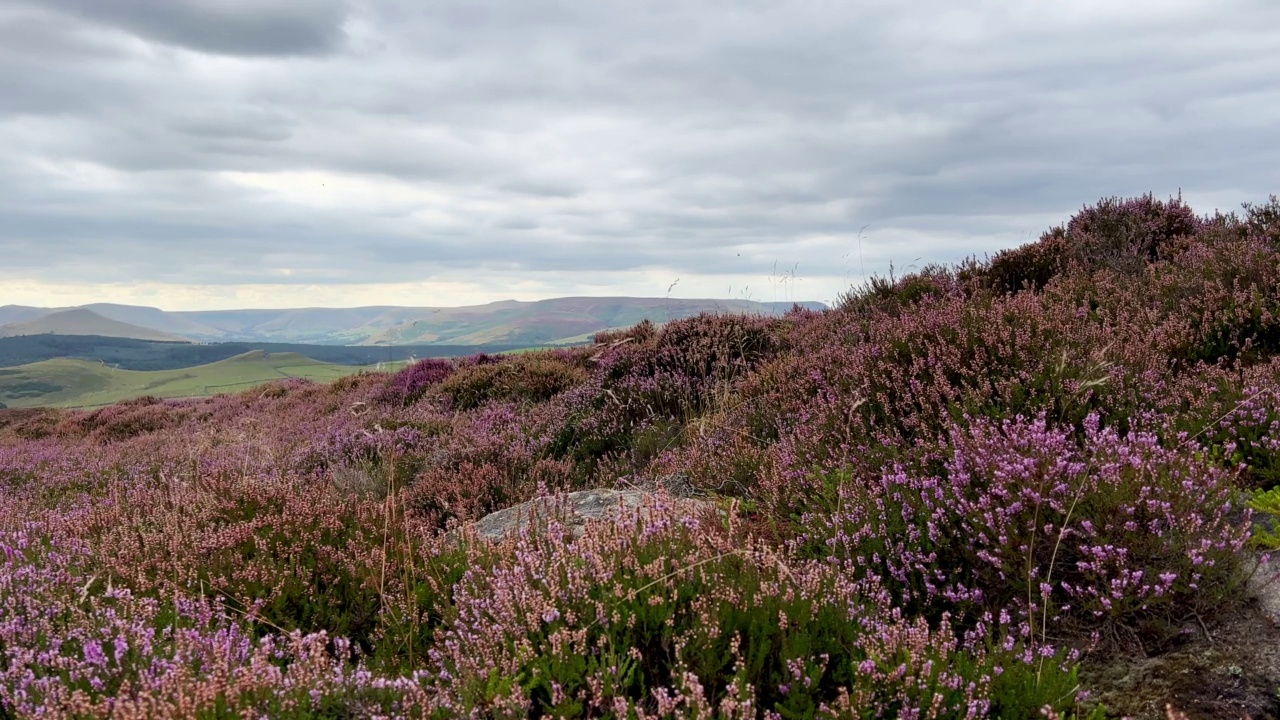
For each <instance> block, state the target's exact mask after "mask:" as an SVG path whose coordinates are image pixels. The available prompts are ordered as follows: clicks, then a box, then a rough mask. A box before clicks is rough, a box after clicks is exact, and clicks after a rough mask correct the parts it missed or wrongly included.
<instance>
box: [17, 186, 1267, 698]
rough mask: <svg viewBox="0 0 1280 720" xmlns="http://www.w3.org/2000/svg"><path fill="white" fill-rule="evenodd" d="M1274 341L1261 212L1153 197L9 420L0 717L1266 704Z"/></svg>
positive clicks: (1259, 209) (32, 411) (1255, 207)
mask: <svg viewBox="0 0 1280 720" xmlns="http://www.w3.org/2000/svg"><path fill="white" fill-rule="evenodd" d="M1278 354H1280V201H1277V200H1276V199H1275V198H1272V199H1271V200H1270V202H1268V203H1265V204H1262V205H1245V206H1244V207H1243V208H1242V209H1241V210H1240V211H1238V212H1235V213H1227V214H1222V213H1212V214H1206V215H1197V214H1196V213H1195V212H1193V210H1192V209H1191V208H1189V207H1187V206H1186V205H1185V204H1184V203H1183V202H1182V201H1181V200H1180V199H1176V198H1175V199H1170V200H1167V201H1162V200H1158V199H1156V198H1154V197H1151V196H1146V197H1140V198H1132V199H1107V200H1102V201H1100V202H1098V203H1096V204H1093V205H1089V206H1087V207H1085V208H1083V209H1082V210H1081V211H1079V212H1078V213H1076V214H1075V215H1074V216H1072V217H1071V218H1069V219H1068V220H1066V222H1064V223H1063V225H1061V226H1058V227H1054V228H1050V229H1048V230H1047V231H1046V232H1045V233H1044V234H1043V236H1042V237H1041V238H1040V240H1039V241H1037V242H1034V243H1031V244H1029V245H1026V246H1024V247H1021V248H1017V249H1013V250H1008V251H1005V252H1002V253H999V254H997V255H996V256H994V257H992V258H988V259H983V260H976V259H975V260H972V261H969V262H965V263H961V264H958V265H956V266H950V267H935V266H931V267H927V268H924V269H921V270H919V271H917V272H913V273H910V274H907V275H904V276H902V277H888V278H879V279H875V280H873V281H871V282H869V283H868V284H866V285H865V286H862V287H859V288H854V289H852V290H851V291H850V292H849V293H848V294H847V295H846V296H844V297H843V298H842V299H841V301H840V302H839V303H838V305H837V306H836V307H833V308H831V309H830V310H825V311H818V310H813V309H806V308H795V309H794V310H792V311H791V312H789V313H787V314H786V315H784V316H782V317H766V316H758V315H742V314H719V315H717V314H703V315H698V316H695V317H691V318H687V319H681V320H675V321H672V322H669V323H667V324H665V325H663V326H662V327H656V326H654V325H653V324H650V323H640V324H638V325H635V326H634V327H631V328H628V329H625V330H618V331H611V332H603V333H599V334H597V335H596V336H595V337H594V341H593V342H592V343H591V344H589V345H586V346H582V347H566V348H558V349H552V350H544V351H536V352H528V353H520V354H511V355H503V356H497V355H490V354H474V355H470V356H467V357H462V358H451V359H426V360H422V361H419V362H416V363H414V364H411V365H409V366H407V367H405V368H404V369H402V370H399V371H397V372H395V373H368V372H366V373H357V374H353V375H348V376H345V377H342V378H339V379H336V380H334V381H332V382H329V383H318V382H312V381H307V380H302V379H283V380H280V381H276V382H273V383H270V384H268V385H265V386H262V387H259V388H255V389H254V390H252V391H249V392H242V393H231V394H222V395H218V396H215V397H211V398H203V399H188V400H163V399H159V398H146V397H144V398H139V399H134V400H131V401H128V402H124V403H119V404H114V405H111V406H108V407H104V408H100V409H96V410H92V411H84V410H58V409H48V408H46V409H23V410H12V409H11V410H5V411H0V551H2V553H3V554H2V556H0V708H2V710H0V715H7V716H12V717H83V718H91V717H122V718H129V717H200V718H224V717H225V718H232V717H295V718H303V717H373V716H382V717H429V718H455V717H474V718H526V717H529V718H535V717H545V718H560V717H563V718H578V717H611V718H636V719H639V718H713V717H716V718H720V717H723V718H757V717H765V718H788V719H790V718H977V717H999V718H1034V717H1046V718H1103V717H1121V716H1136V717H1181V716H1183V715H1182V714H1184V713H1185V716H1186V717H1254V718H1259V717H1273V716H1275V714H1276V713H1277V711H1280V699H1278V698H1277V692H1280V670H1278V669H1277V667H1276V664H1277V663H1276V661H1275V652H1274V647H1275V646H1276V645H1275V643H1276V642H1277V641H1280V633H1277V630H1276V628H1275V627H1274V625H1271V624H1269V623H1268V621H1267V620H1266V618H1265V617H1262V616H1261V615H1260V611H1259V608H1258V606H1257V605H1256V603H1255V601H1254V600H1252V599H1251V597H1252V595H1251V592H1250V591H1249V590H1248V589H1249V588H1256V587H1258V581H1259V573H1264V574H1265V573H1267V572H1271V571H1270V570H1267V568H1268V567H1269V566H1267V565H1266V564H1263V563H1262V562H1261V561H1262V560H1263V559H1264V558H1262V554H1264V553H1265V552H1266V551H1267V549H1268V548H1272V549H1274V548H1276V547H1277V546H1280V536H1277V535H1276V534H1275V532H1273V531H1270V530H1268V528H1272V527H1274V526H1273V525H1272V524H1271V522H1272V521H1271V520H1270V519H1269V518H1270V517H1271V515H1272V514H1274V513H1280V490H1277V486H1280V454H1278V453H1280V356H1278ZM599 487H626V488H639V489H642V490H644V491H645V493H646V497H647V500H646V501H645V503H643V504H642V505H641V506H640V507H638V508H634V509H627V510H625V511H619V512H618V513H616V515H615V516H614V517H613V518H612V519H607V520H603V521H600V522H594V523H590V524H588V525H587V527H586V528H585V530H584V531H583V532H582V533H581V534H580V535H579V534H577V533H573V532H569V531H568V530H567V529H566V528H565V527H563V526H562V525H560V524H558V523H555V522H550V523H547V524H545V525H542V526H539V527H537V528H534V529H533V530H531V531H529V532H526V533H523V534H512V535H510V536H508V537H506V538H505V539H501V540H498V541H488V540H485V539H482V538H480V537H479V536H478V535H477V534H476V532H475V531H474V529H473V527H472V523H473V521H475V520H477V519H479V518H481V517H484V516H485V515H487V514H489V513H491V512H493V511H496V510H500V509H503V508H508V507H511V506H513V505H515V504H517V503H521V502H523V501H528V500H530V499H533V498H537V497H545V496H550V495H555V494H557V493H561V492H564V491H569V490H577V489H583V488H599ZM677 488H678V490H677ZM676 493H678V494H679V496H680V497H677V495H676ZM685 498H695V499H697V500H699V501H700V504H701V506H702V507H703V508H704V510H703V511H701V512H698V513H694V514H690V513H688V512H686V511H685V510H683V508H686V507H688V505H687V504H686V503H685V502H683V500H684V499H685ZM1260 568H1261V569H1260ZM1263 579H1265V578H1263Z"/></svg>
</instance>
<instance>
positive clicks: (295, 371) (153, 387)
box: [0, 350, 365, 408]
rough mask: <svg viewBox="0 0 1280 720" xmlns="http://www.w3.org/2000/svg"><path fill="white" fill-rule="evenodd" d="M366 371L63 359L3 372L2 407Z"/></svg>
mask: <svg viewBox="0 0 1280 720" xmlns="http://www.w3.org/2000/svg"><path fill="white" fill-rule="evenodd" d="M364 369H365V368H360V367H356V366H350V365H332V364H329V363H323V362H320V361H318V360H313V359H311V358H308V357H304V356H302V355H299V354H297V353H268V352H263V351H261V350H256V351H252V352H247V353H244V354H242V355H237V356H235V357H232V358H228V359H226V360H221V361H219V362H215V363H209V364H207V365H197V366H195V367H189V368H181V369H178V370H158V371H150V372H147V371H137V370H119V369H116V368H112V367H109V366H107V365H104V364H103V363H101V362H92V361H88V360H72V359H68V358H59V359H57V360H45V361H43V362H38V363H33V364H30V365H20V366H18V367H13V368H3V369H0V403H3V404H4V405H6V406H7V407H10V408H28V407H41V406H50V407H63V408H71V407H95V406H99V405H108V404H111V403H115V402H119V401H121V400H126V399H129V398H134V397H139V396H142V395H154V396H156V397H162V398H178V397H202V396H207V395H216V394H219V393H224V392H236V391H240V390H246V389H248V388H250V387H253V386H254V385H259V384H262V383H265V382H270V381H272V380H279V379H281V378H307V379H310V380H317V381H331V380H336V379H338V378H340V377H343V376H345V375H351V374H354V373H357V372H361V371H362V370H364Z"/></svg>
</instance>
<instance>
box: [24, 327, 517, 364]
mask: <svg viewBox="0 0 1280 720" xmlns="http://www.w3.org/2000/svg"><path fill="white" fill-rule="evenodd" d="M526 347H528V346H525V345H519V346H515V345H484V346H476V345H354V346H352V345H311V344H304V343H268V342H231V343H199V344H193V343H173V342H155V341H151V340H133V339H130V338H112V337H101V336H98V335H23V336H18V337H0V368H6V367H14V366H17V365H30V364H32V363H38V362H42V361H44V360H54V359H57V358H74V359H77V360H91V361H93V362H100V363H105V364H107V365H110V366H112V367H116V368H120V369H122V370H176V369H178V368H186V367H192V366H195V365H206V364H208V363H212V362H217V361H219V360H226V359H227V358H229V357H232V356H235V355H240V354H243V353H246V352H249V351H251V350H264V351H266V352H270V353H285V352H292V353H297V354H299V355H305V356H307V357H309V358H311V359H313V360H319V361H321V362H327V363H334V364H337V365H365V366H369V367H371V368H374V369H376V368H377V367H378V366H379V365H385V364H386V363H392V362H398V361H401V360H409V359H415V358H416V359H421V358H427V357H458V356H461V355H474V354H476V353H478V352H487V353H499V352H506V351H510V350H522V349H525V348H526Z"/></svg>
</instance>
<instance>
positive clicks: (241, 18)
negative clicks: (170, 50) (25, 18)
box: [42, 0, 346, 55]
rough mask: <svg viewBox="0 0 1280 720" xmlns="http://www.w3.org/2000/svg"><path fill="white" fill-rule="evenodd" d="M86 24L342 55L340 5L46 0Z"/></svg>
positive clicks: (202, 46)
mask: <svg viewBox="0 0 1280 720" xmlns="http://www.w3.org/2000/svg"><path fill="white" fill-rule="evenodd" d="M42 4H43V5H44V6H45V7H50V8H56V9H58V10H62V11H65V12H67V13H71V14H74V15H76V16H79V17H81V18H84V19H85V20H89V21H92V22H98V23H103V24H106V25H109V26H113V27H117V28H120V29H122V30H125V31H127V32H130V33H134V34H137V35H138V36H140V37H143V38H147V39H149V40H155V41H157V42H162V43H166V44H171V45H178V46H181V47H187V48H191V49H193V50H200V51H204V52H212V53H224V54H228V55H313V54H321V53H328V52H333V51H335V50H337V49H338V48H339V47H340V45H341V43H342V40H343V37H344V34H343V30H342V24H343V20H344V18H345V16H346V8H345V7H344V4H343V3H342V2H341V0H272V1H271V2H257V1H254V0H165V1H164V2H152V1H151V0H43V3H42Z"/></svg>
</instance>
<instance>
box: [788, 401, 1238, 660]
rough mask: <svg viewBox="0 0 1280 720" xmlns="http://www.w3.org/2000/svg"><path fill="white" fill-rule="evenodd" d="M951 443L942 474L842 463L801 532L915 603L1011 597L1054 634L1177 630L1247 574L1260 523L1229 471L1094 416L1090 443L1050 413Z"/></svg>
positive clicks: (930, 611)
mask: <svg viewBox="0 0 1280 720" xmlns="http://www.w3.org/2000/svg"><path fill="white" fill-rule="evenodd" d="M949 445H950V448H951V450H950V453H949V457H948V458H947V460H946V462H945V464H944V465H943V467H942V469H941V472H939V473H937V474H932V473H921V472H918V471H912V470H911V469H909V468H905V467H901V466H897V467H891V468H886V469H885V470H884V471H883V472H881V473H879V474H877V475H876V476H874V477H869V478H863V477H857V476H837V477H836V478H835V482H836V483H838V484H836V485H835V486H834V487H831V488H830V491H831V492H832V493H833V495H834V497H833V498H832V502H831V503H830V504H831V509H830V510H829V511H826V512H815V513H813V514H810V515H808V516H806V518H805V521H806V525H807V527H809V528H811V529H810V530H808V531H806V532H805V533H803V534H802V535H801V536H800V537H799V538H798V539H797V542H798V543H800V545H801V547H802V548H805V552H807V553H808V554H811V555H814V556H818V557H826V558H828V559H830V560H832V561H833V562H840V563H842V564H843V565H844V566H845V567H847V568H848V570H849V572H850V573H851V574H852V575H853V576H855V577H877V578H882V579H884V582H885V583H886V587H887V589H888V590H889V591H890V592H892V593H893V596H894V598H895V602H896V603H897V604H899V605H901V606H903V607H905V608H907V609H908V610H909V611H910V612H911V613H912V614H923V615H925V616H934V617H936V616H938V615H940V614H941V613H950V614H952V615H954V616H957V617H960V616H982V615H984V614H986V615H990V614H993V613H1002V612H1003V613H1008V614H1012V615H1013V616H1014V617H1015V618H1017V619H1020V620H1021V621H1022V622H1025V623H1028V627H1030V628H1034V629H1036V630H1037V631H1038V632H1039V633H1041V634H1042V636H1043V635H1047V634H1048V633H1052V634H1053V635H1054V636H1058V635H1060V634H1061V633H1062V632H1064V626H1071V627H1072V629H1076V630H1078V629H1080V628H1084V629H1087V630H1093V629H1097V628H1099V627H1106V628H1107V629H1110V628H1112V627H1114V626H1116V625H1123V626H1125V627H1135V626H1137V627H1141V628H1143V629H1145V630H1148V631H1149V632H1151V633H1156V634H1159V633H1161V632H1165V633H1167V632H1168V628H1167V625H1168V624H1169V623H1171V622H1173V621H1177V620H1181V619H1183V618H1185V617H1187V616H1188V614H1189V613H1193V612H1195V611H1196V610H1197V609H1199V608H1201V607H1211V606H1213V605H1214V604H1215V603H1221V602H1223V601H1224V600H1225V599H1226V598H1227V597H1228V596H1229V595H1230V593H1231V592H1232V591H1234V590H1235V589H1237V588H1238V583H1239V582H1240V580H1241V577H1240V572H1239V571H1240V568H1239V565H1238V552H1239V551H1240V549H1241V548H1242V547H1243V546H1244V545H1245V543H1246V541H1247V539H1248V530H1247V528H1246V527H1245V526H1242V525H1240V524H1239V523H1233V522H1232V521H1231V517H1232V514H1233V511H1235V510H1238V508H1235V507H1233V502H1232V499H1233V485H1232V483H1231V474H1230V473H1229V472H1227V471H1225V470H1221V469H1218V468H1215V467H1213V466H1211V465H1206V464H1205V463H1203V462H1202V461H1198V460H1196V459H1194V458H1193V457H1191V456H1189V455H1188V454H1185V453H1177V452H1174V451H1171V450H1168V449H1165V448H1163V447H1162V446H1161V445H1160V443H1159V442H1158V439H1157V438H1156V437H1155V436H1154V435H1151V434H1147V433H1133V434H1130V435H1128V436H1121V435H1120V434H1118V433H1117V432H1116V431H1114V430H1112V429H1105V428H1101V427H1099V424H1098V419H1097V418H1096V416H1093V417H1090V418H1089V419H1087V421H1086V428H1085V432H1084V434H1083V437H1082V438H1080V439H1079V444H1077V441H1076V440H1074V439H1073V438H1072V437H1071V436H1070V435H1069V433H1068V432H1067V431H1065V430H1061V429H1054V428H1051V427H1049V426H1048V425H1047V424H1046V422H1045V420H1044V418H1043V416H1042V417H1041V418H1039V419H1037V420H1035V421H1032V422H1027V421H1023V420H1015V421H1006V422H1004V423H1001V424H998V425H997V424H994V423H992V422H990V421H978V422H975V423H972V424H970V425H969V426H968V427H965V428H959V427H957V428H955V429H954V430H953V433H952V437H951V441H950V443H949ZM1245 516H1246V517H1247V511H1246V513H1245ZM1246 524H1247V523H1246ZM1161 622H1163V623H1164V625H1163V626H1162V625H1161ZM1050 623H1052V624H1053V626H1052V627H1050V625H1049V624H1050Z"/></svg>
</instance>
